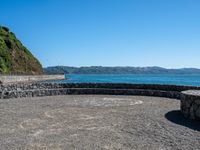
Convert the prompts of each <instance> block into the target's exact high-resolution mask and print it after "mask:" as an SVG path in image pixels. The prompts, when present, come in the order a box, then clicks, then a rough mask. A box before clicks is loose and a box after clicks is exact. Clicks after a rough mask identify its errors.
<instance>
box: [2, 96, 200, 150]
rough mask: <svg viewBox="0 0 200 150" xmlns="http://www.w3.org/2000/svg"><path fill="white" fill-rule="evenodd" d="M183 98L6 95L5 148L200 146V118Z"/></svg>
mask: <svg viewBox="0 0 200 150" xmlns="http://www.w3.org/2000/svg"><path fill="white" fill-rule="evenodd" d="M178 109H179V101H178V100H175V99H167V98H155V97H143V96H106V95H99V96H97V95H96V96H92V95H89V96H86V95H79V96H72V95H71V96H70V95H69V96H54V97H42V98H21V99H9V100H0V149H1V150H5V149H6V150H12V149H13V150H17V149H34V150H40V149H46V150H54V149H55V150H60V149H61V150H62V149H64V150H65V149H67V150H68V149H69V150H70V149H81V150H83V149H86V150H95V149H97V150H98V149H105V150H106V149H111V150H112V149H113V150H114V149H116V150H117V149H128V150H129V149H130V150H132V149H139V150H148V149H152V150H157V149H159V150H168V149H169V150H170V149H172V150H176V149H180V150H191V149H192V150H195V149H196V150H197V149H200V123H199V122H191V121H188V120H185V119H184V118H183V117H182V115H181V114H180V112H179V111H178Z"/></svg>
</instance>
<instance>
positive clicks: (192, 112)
mask: <svg viewBox="0 0 200 150" xmlns="http://www.w3.org/2000/svg"><path fill="white" fill-rule="evenodd" d="M181 112H182V113H183V115H184V116H185V117H186V118H190V119H195V120H200V91H199V90H188V91H183V92H182V94H181Z"/></svg>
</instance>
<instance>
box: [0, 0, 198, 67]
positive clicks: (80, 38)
mask: <svg viewBox="0 0 200 150" xmlns="http://www.w3.org/2000/svg"><path fill="white" fill-rule="evenodd" d="M0 7H1V9H0V24H1V25H5V26H8V27H9V28H10V29H11V30H12V31H13V32H14V33H15V34H16V36H17V37H18V38H19V39H20V40H21V41H22V42H23V44H24V45H25V46H26V47H27V48H28V49H30V51H31V52H32V53H33V54H34V55H35V56H36V57H37V58H38V59H39V60H40V62H41V63H42V65H43V66H44V67H46V66H55V65H67V66H96V65H97V66H100V65H101V66H161V67H167V68H182V67H197V68H200V0H0Z"/></svg>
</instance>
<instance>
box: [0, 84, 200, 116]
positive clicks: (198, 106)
mask: <svg viewBox="0 0 200 150" xmlns="http://www.w3.org/2000/svg"><path fill="white" fill-rule="evenodd" d="M188 90H189V91H188ZM182 91H184V92H182ZM199 91H200V87H193V86H176V85H157V84H114V83H61V84H58V83H26V84H25V83H23V84H22V83H21V84H6V85H0V98H1V99H8V98H19V97H37V96H52V95H69V94H108V95H142V96H158V97H166V98H174V99H180V100H181V112H182V113H183V114H184V116H185V117H187V118H191V119H196V120H200V92H199Z"/></svg>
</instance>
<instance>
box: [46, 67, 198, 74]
mask: <svg viewBox="0 0 200 150" xmlns="http://www.w3.org/2000/svg"><path fill="white" fill-rule="evenodd" d="M43 70H44V73H45V74H200V69H197V68H181V69H166V68H162V67H103V66H91V67H69V66H52V67H46V68H43Z"/></svg>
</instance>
